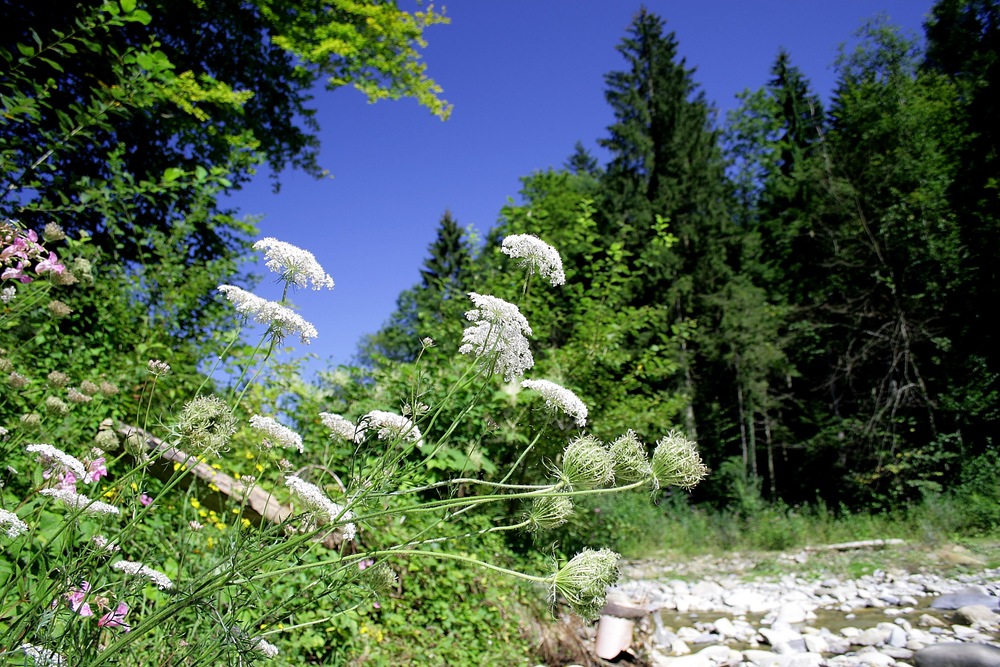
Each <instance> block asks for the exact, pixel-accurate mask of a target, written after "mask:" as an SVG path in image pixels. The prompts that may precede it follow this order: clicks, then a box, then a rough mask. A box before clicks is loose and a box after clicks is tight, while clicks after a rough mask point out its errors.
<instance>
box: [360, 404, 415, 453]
mask: <svg viewBox="0 0 1000 667" xmlns="http://www.w3.org/2000/svg"><path fill="white" fill-rule="evenodd" d="M359 426H360V427H362V428H364V429H365V430H366V431H368V430H373V431H377V432H376V437H377V438H378V439H379V440H392V439H395V438H403V439H404V440H409V441H410V442H415V443H417V447H423V445H424V440H423V436H422V435H420V429H418V428H417V427H416V425H415V424H414V423H413V422H412V421H410V420H409V419H407V418H406V417H404V416H402V415H397V414H395V413H392V412H385V411H383V410H372V411H371V412H369V413H368V414H366V415H365V416H364V417H362V418H361V420H360V422H359Z"/></svg>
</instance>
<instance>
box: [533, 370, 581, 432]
mask: <svg viewBox="0 0 1000 667" xmlns="http://www.w3.org/2000/svg"><path fill="white" fill-rule="evenodd" d="M521 386H522V387H524V388H525V389H531V390H533V391H537V392H538V393H539V394H541V395H542V398H544V399H545V405H547V406H548V407H550V408H553V409H559V410H562V411H563V412H565V413H566V414H568V415H569V416H570V417H572V418H573V419H575V420H576V425H577V426H579V427H580V428H583V427H584V426H586V425H587V406H586V405H584V404H583V401H581V400H580V398H579V397H578V396H577V395H576V394H574V393H573V392H571V391H570V390H569V389H566V388H565V387H561V386H560V385H558V384H556V383H555V382H550V381H548V380H522V381H521Z"/></svg>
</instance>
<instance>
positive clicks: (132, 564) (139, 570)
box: [111, 560, 174, 591]
mask: <svg viewBox="0 0 1000 667" xmlns="http://www.w3.org/2000/svg"><path fill="white" fill-rule="evenodd" d="M111 567H113V568H114V569H116V570H118V571H119V572H124V573H125V574H128V575H131V576H133V577H146V578H147V579H149V580H150V581H151V582H153V583H154V584H156V587H157V588H159V589H160V590H161V591H164V590H167V589H168V588H173V587H174V582H173V581H171V580H170V577H168V576H167V575H165V574H163V573H162V572H160V571H159V570H154V569H153V568H151V567H147V566H145V565H143V564H142V563H138V562H136V561H132V560H120V561H118V562H117V563H115V564H114V565H112V566H111Z"/></svg>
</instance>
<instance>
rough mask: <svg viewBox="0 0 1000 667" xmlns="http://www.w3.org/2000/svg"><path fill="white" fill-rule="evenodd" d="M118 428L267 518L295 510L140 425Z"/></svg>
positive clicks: (278, 518)
mask: <svg viewBox="0 0 1000 667" xmlns="http://www.w3.org/2000/svg"><path fill="white" fill-rule="evenodd" d="M117 431H118V433H119V435H121V436H122V437H124V438H129V437H138V438H140V439H141V440H142V442H143V443H144V444H145V446H146V449H148V450H149V452H150V454H152V455H154V456H157V457H159V458H161V459H165V460H167V461H171V462H173V463H179V464H180V465H182V466H186V467H187V468H188V472H190V473H191V474H192V475H194V476H195V477H197V478H198V479H200V480H203V481H205V482H208V483H209V484H214V485H215V486H216V488H218V489H219V492H220V493H222V494H224V495H226V496H228V497H229V498H232V499H233V500H235V501H237V502H239V503H245V504H246V505H248V506H249V507H250V508H251V509H252V510H253V511H254V512H256V513H257V514H258V515H260V517H261V518H264V519H267V520H268V521H270V522H271V523H281V522H282V521H284V520H285V519H287V518H288V517H289V516H291V514H292V508H291V507H290V506H288V505H284V504H282V503H281V502H279V501H278V500H277V499H276V498H275V497H274V496H272V495H271V494H270V493H268V492H267V491H265V490H264V489H262V488H260V487H259V486H257V485H256V484H251V485H249V487H248V486H247V485H246V484H244V483H243V482H241V481H240V480H238V479H235V478H233V477H230V476H229V475H227V474H226V473H224V472H220V471H218V470H216V469H215V468H213V467H212V466H210V465H208V464H207V463H199V462H198V460H197V459H196V458H195V457H193V456H191V455H190V454H188V453H186V452H184V451H182V450H180V449H177V448H176V447H174V446H172V445H169V444H167V443H165V442H163V441H162V440H160V439H159V438H157V437H156V436H154V435H152V434H150V433H148V432H146V431H144V430H142V429H141V428H138V427H136V426H127V425H121V426H119V427H118V429H117Z"/></svg>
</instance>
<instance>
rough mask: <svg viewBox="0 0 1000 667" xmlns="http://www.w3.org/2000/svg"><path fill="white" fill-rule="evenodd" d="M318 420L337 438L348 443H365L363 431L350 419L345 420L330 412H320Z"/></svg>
mask: <svg viewBox="0 0 1000 667" xmlns="http://www.w3.org/2000/svg"><path fill="white" fill-rule="evenodd" d="M319 420H320V422H322V424H323V426H325V427H327V428H328V429H330V433H332V434H333V435H335V436H337V437H338V438H343V439H344V440H347V441H348V442H357V443H362V442H364V441H365V432H364V429H359V428H358V427H357V426H355V425H354V423H353V422H351V420H350V419H345V418H344V417H341V416H340V415H335V414H333V413H332V412H321V413H319Z"/></svg>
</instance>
